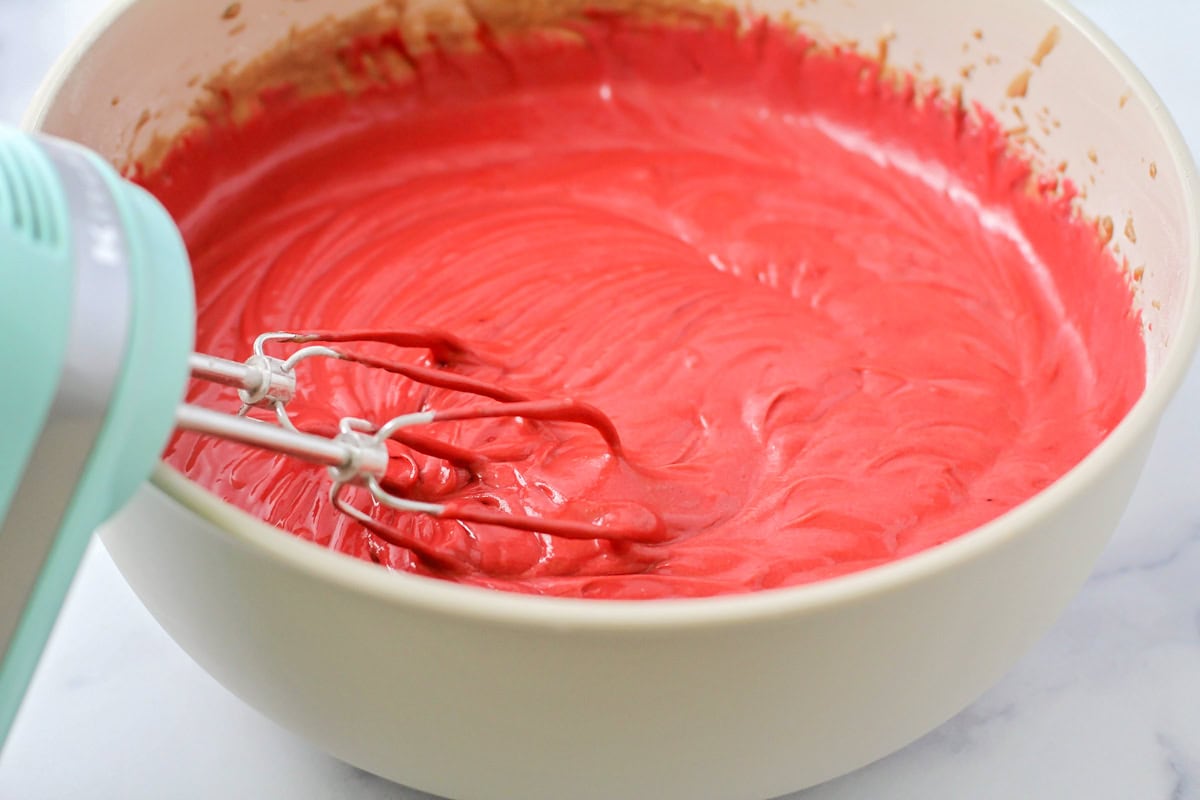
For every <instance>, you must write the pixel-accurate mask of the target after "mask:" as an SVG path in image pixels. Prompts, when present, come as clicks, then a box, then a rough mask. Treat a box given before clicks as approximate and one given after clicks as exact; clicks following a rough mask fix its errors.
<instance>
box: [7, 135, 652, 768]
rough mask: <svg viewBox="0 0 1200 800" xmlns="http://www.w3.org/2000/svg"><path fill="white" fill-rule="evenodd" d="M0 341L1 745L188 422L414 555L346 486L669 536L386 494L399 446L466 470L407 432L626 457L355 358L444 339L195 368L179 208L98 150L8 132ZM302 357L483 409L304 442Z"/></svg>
mask: <svg viewBox="0 0 1200 800" xmlns="http://www.w3.org/2000/svg"><path fill="white" fill-rule="evenodd" d="M0 326H2V327H0V330H2V332H3V337H2V338H0V343H2V344H0V354H2V358H3V360H2V367H0V376H3V377H2V378H0V380H2V381H3V384H2V385H0V745H2V744H3V742H4V739H5V737H6V735H7V732H8V729H9V727H10V725H11V723H12V719H13V717H14V715H15V714H16V710H17V707H18V706H19V704H20V700H21V698H22V696H23V695H24V692H25V689H26V688H27V685H28V682H29V680H30V677H31V676H32V674H33V671H34V668H35V666H36V664H37V661H38V659H39V657H40V654H41V651H42V649H43V648H44V646H45V642H46V639H47V637H48V636H49V632H50V629H51V627H52V625H53V621H54V619H55V618H56V616H57V614H58V611H59V609H60V607H61V605H62V601H63V598H64V596H65V594H66V591H67V588H68V586H69V584H70V581H71V578H72V577H73V575H74V573H75V571H76V569H77V567H78V564H79V560H80V558H81V557H82V554H83V550H84V547H85V545H86V542H87V539H88V537H89V536H90V534H91V531H92V530H93V529H94V528H95V527H96V526H97V525H99V524H100V523H101V522H102V521H104V520H105V519H106V518H108V517H109V516H110V515H111V514H112V513H114V512H115V511H116V510H117V509H118V508H120V507H121V506H122V505H124V504H125V502H126V501H127V500H128V499H129V498H130V497H131V495H132V494H133V492H134V490H135V489H136V488H137V486H138V485H139V484H140V483H141V482H142V481H143V480H144V479H145V478H146V476H147V475H148V474H149V473H150V472H151V470H152V468H153V466H154V464H155V462H156V460H157V459H158V456H159V454H160V453H161V452H162V449H163V447H164V445H165V443H166V441H167V439H168V437H169V436H170V434H171V431H172V430H173V429H175V428H177V427H178V428H180V429H186V430H190V431H195V432H199V433H204V434H209V435H214V436H220V437H223V438H226V439H231V440H235V441H238V442H241V443H243V444H247V445H252V446H255V447H260V448H266V449H269V450H274V451H277V452H281V453H286V454H288V455H292V456H295V457H297V458H301V459H304V460H307V461H310V462H313V463H316V464H321V465H324V466H326V467H328V468H329V474H330V478H331V481H332V483H331V489H330V493H331V498H332V501H333V504H334V506H335V507H336V508H337V509H338V510H340V511H342V512H343V513H345V514H347V515H349V516H351V517H352V518H353V519H355V520H356V521H358V522H359V523H361V524H362V525H363V526H364V527H365V528H367V530H369V531H371V533H373V534H374V535H376V536H378V537H380V538H382V539H384V540H386V541H388V542H390V543H392V544H396V545H399V546H411V544H412V543H411V541H410V540H409V539H408V538H406V534H405V533H404V532H403V531H400V530H399V529H397V528H395V527H393V526H391V525H388V524H385V523H384V522H382V521H381V520H379V519H378V518H375V517H372V516H371V514H370V513H368V511H365V510H363V509H361V508H358V507H357V506H355V505H353V504H352V503H351V502H349V501H348V500H347V498H346V493H345V491H344V489H345V488H346V487H348V486H358V487H361V488H362V489H365V490H366V491H367V492H369V494H370V496H371V497H372V498H373V499H374V501H376V504H379V505H382V506H387V507H391V508H394V509H398V510H400V511H404V512H416V513H424V514H432V515H436V516H442V517H447V518H452V519H457V520H462V521H464V522H478V523H486V524H494V525H505V526H508V527H515V528H520V529H524V530H530V531H536V532H539V533H543V534H548V535H554V536H564V537H571V538H591V539H595V538H622V539H632V540H640V541H650V540H653V539H654V538H655V537H656V536H658V535H659V533H660V532H661V524H660V523H658V522H657V521H646V520H643V521H635V522H629V521H628V520H614V519H608V518H604V517H601V518H599V519H592V520H582V521H581V520H571V519H546V518H532V517H522V516H517V515H512V514H508V513H505V512H503V511H500V510H497V509H494V508H488V507H485V506H482V505H476V504H471V503H469V502H465V501H456V502H446V503H430V502H424V501H420V500H414V499H408V498H405V497H403V496H401V495H400V494H398V493H397V492H395V491H392V490H391V489H394V488H395V487H391V486H389V483H388V476H387V468H388V462H389V451H388V447H387V444H388V442H389V440H393V439H395V440H399V441H402V442H403V443H404V444H405V445H406V446H409V447H412V448H415V449H418V450H421V451H422V452H425V453H426V454H428V455H431V456H434V457H437V458H441V459H444V460H448V461H450V462H452V463H468V464H469V463H470V460H471V458H472V456H471V454H470V453H466V452H461V451H459V450H458V449H457V448H455V447H454V446H452V445H449V444H446V443H442V444H439V443H437V442H433V441H431V440H421V441H420V442H416V441H414V440H413V439H412V438H411V437H409V438H402V437H403V434H402V431H403V430H404V429H406V428H409V427H411V426H414V425H424V424H429V423H432V422H437V421H442V420H456V419H458V420H461V419H475V418H486V417H499V416H512V417H522V418H525V419H531V420H551V421H559V422H573V423H582V424H585V425H590V426H592V427H593V428H595V429H596V431H597V432H598V434H599V435H600V436H602V437H603V438H604V440H605V441H606V442H607V443H608V445H609V447H610V448H611V449H612V450H613V452H614V453H619V452H620V442H619V440H618V438H617V433H616V430H615V428H614V427H613V425H612V422H611V421H610V420H609V419H608V418H607V417H605V416H604V414H603V413H601V412H600V411H599V410H597V409H595V408H594V407H592V406H589V405H587V404H584V403H580V402H576V401H573V400H534V399H530V398H527V397H525V396H522V395H520V394H518V393H515V392H512V391H509V390H506V389H504V388H503V387H499V386H495V385H491V384H489V383H485V382H482V381H478V380H475V379H473V378H470V377H469V376H466V375H461V374H455V373H453V372H449V371H446V370H442V369H438V368H434V367H423V366H419V365H415V364H412V363H402V362H399V361H389V360H387V359H384V358H380V357H378V356H377V355H374V354H367V353H366V352H355V351H354V350H353V349H347V348H346V347H344V345H345V344H346V343H353V342H360V343H361V342H370V343H371V344H372V345H373V346H377V345H390V346H392V347H399V348H413V347H418V348H425V349H428V350H429V351H430V352H431V353H432V354H434V356H435V358H436V360H437V361H439V362H441V361H445V360H447V358H448V357H450V356H454V355H456V354H462V353H464V352H466V351H467V348H466V346H465V345H464V344H463V343H461V342H459V341H458V340H456V339H455V338H454V337H452V336H449V335H446V334H441V333H438V332H420V331H418V332H411V333H410V332H392V333H380V332H366V331H340V332H333V331H314V332H300V333H267V334H264V335H262V336H260V337H259V338H258V340H257V341H256V342H255V343H254V354H253V355H252V356H251V358H250V359H249V360H247V361H246V362H244V363H241V362H236V361H229V360H226V359H223V358H217V357H214V356H209V355H203V354H197V353H192V352H191V349H192V344H193V333H194V300H193V290H192V284H191V271H190V267H189V263H188V259H187V253H186V251H185V249H184V246H183V243H182V241H181V239H180V236H179V233H178V231H177V230H176V228H175V225H174V223H173V222H172V221H171V219H170V217H169V216H168V214H167V213H166V211H165V210H164V209H163V208H162V207H161V206H160V205H159V204H158V203H157V202H156V201H155V200H154V199H153V198H152V197H151V196H150V195H149V194H148V193H146V192H145V191H143V190H142V189H141V188H139V187H137V186H134V185H133V184H131V183H127V182H126V181H124V180H122V179H121V178H120V176H119V175H118V174H117V173H116V172H115V171H114V170H113V169H112V168H111V167H110V166H109V165H108V164H106V163H105V162H104V161H103V160H102V159H101V158H100V157H98V156H96V155H95V154H93V153H90V152H88V151H86V150H85V149H83V148H81V147H79V146H77V145H74V144H71V143H68V142H63V141H59V140H56V139H52V138H49V137H42V136H33V135H30V134H24V133H21V132H18V131H15V130H9V129H4V128H2V127H0ZM285 344H290V345H298V346H299V349H297V350H295V351H294V352H292V353H291V354H290V355H288V356H287V357H286V358H281V357H276V356H274V355H271V354H269V353H268V352H267V349H268V348H270V347H277V346H279V345H285ZM373 352H374V351H373ZM309 358H335V359H340V360H345V361H352V362H355V363H359V364H362V365H365V366H367V367H372V368H377V369H385V370H388V371H389V372H393V373H395V374H397V375H400V376H403V377H404V378H407V379H410V380H414V381H418V382H421V383H426V384H428V385H431V386H437V387H441V388H445V389H450V390H454V391H458V392H466V393H470V394H473V395H477V396H478V397H479V398H481V399H480V401H479V402H477V403H474V404H471V405H468V406H465V407H462V408H454V409H450V410H445V411H436V410H421V411H415V412H413V413H408V414H404V415H401V416H398V417H396V418H394V419H392V420H389V421H387V422H384V423H383V424H382V425H375V424H373V423H371V422H368V421H365V420H362V419H356V418H346V419H343V420H341V422H340V425H339V429H338V432H337V434H336V435H335V436H333V437H324V436H318V435H313V434H310V433H304V432H301V431H299V430H297V429H296V427H295V426H294V425H293V424H292V421H291V419H290V417H289V416H288V413H287V403H288V401H289V400H290V399H292V397H293V396H294V395H295V394H296V392H297V379H296V368H297V366H298V365H299V364H301V363H302V362H303V361H305V360H306V359H309ZM189 376H191V377H193V378H198V379H204V380H209V381H215V382H217V383H220V384H223V385H226V386H232V387H235V388H236V389H237V390H238V393H239V396H240V398H241V401H242V409H241V411H240V413H239V414H238V415H233V414H229V413H223V412H219V411H216V410H213V409H208V408H201V407H197V406H194V405H188V404H181V398H182V397H183V394H184V389H185V386H186V384H187V381H188V378H189ZM251 408H265V409H267V410H268V411H269V412H270V413H272V414H273V415H274V417H275V420H276V422H277V423H278V424H271V423H268V422H263V421H258V420H254V419H250V418H247V417H246V416H245V413H246V412H247V411H248V410H249V409H251Z"/></svg>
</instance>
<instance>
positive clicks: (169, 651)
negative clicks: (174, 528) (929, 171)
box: [0, 0, 1200, 800]
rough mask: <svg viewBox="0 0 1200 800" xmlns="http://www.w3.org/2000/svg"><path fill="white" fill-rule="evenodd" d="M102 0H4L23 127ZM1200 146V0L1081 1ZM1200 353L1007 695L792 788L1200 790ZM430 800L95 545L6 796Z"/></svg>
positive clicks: (971, 792) (2, 19) (3, 765)
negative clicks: (275, 704) (42, 87)
mask: <svg viewBox="0 0 1200 800" xmlns="http://www.w3.org/2000/svg"><path fill="white" fill-rule="evenodd" d="M102 5H103V0H0V121H4V122H16V121H17V120H18V119H19V117H20V115H21V113H22V112H23V109H24V107H25V106H26V104H27V103H28V102H29V99H30V97H31V96H32V94H33V91H34V89H35V87H36V85H37V82H38V80H39V79H40V77H41V75H43V74H44V73H45V72H46V70H47V69H48V68H49V66H50V63H51V62H52V60H53V59H54V57H55V56H56V55H57V54H58V53H59V52H60V51H61V50H62V49H63V48H64V47H65V46H66V45H67V43H68V42H69V41H70V40H71V38H73V37H74V36H75V35H76V34H77V33H78V32H79V31H80V30H82V28H83V27H84V26H85V25H86V24H87V22H88V21H89V20H90V19H91V17H92V16H94V15H95V14H96V12H97V10H98V9H99V7H100V6H102ZM1077 5H1078V6H1079V7H1080V8H1081V9H1082V10H1083V11H1084V13H1086V14H1088V15H1089V16H1091V17H1092V18H1093V19H1094V20H1095V21H1096V22H1097V23H1098V24H1099V25H1100V26H1101V27H1102V28H1104V29H1105V30H1106V31H1107V32H1108V33H1109V34H1110V35H1111V36H1112V37H1113V38H1114V39H1115V40H1116V42H1117V43H1118V45H1120V46H1121V47H1122V48H1123V49H1124V50H1125V51H1126V52H1127V53H1128V54H1129V55H1130V56H1131V57H1132V58H1133V60H1134V62H1136V63H1137V64H1138V65H1139V66H1140V67H1141V69H1142V70H1143V72H1144V73H1145V74H1146V75H1147V77H1148V78H1149V79H1150V82H1151V83H1152V84H1153V85H1154V86H1155V87H1156V88H1157V90H1158V91H1159V93H1160V94H1161V95H1162V96H1163V99H1164V100H1165V101H1166V104H1167V106H1168V107H1169V108H1170V109H1171V110H1172V112H1173V113H1174V115H1175V117H1176V119H1177V121H1178V122H1179V124H1180V126H1181V127H1182V129H1183V131H1184V133H1185V135H1186V136H1187V138H1188V140H1189V142H1190V144H1191V146H1192V149H1193V151H1194V152H1198V153H1200V71H1198V70H1197V69H1196V67H1195V65H1194V61H1193V58H1192V54H1193V53H1194V52H1195V39H1194V37H1195V32H1196V31H1200V3H1197V2H1195V0H1144V2H1141V3H1131V2H1128V0H1078V2H1077ZM1197 409H1200V368H1198V367H1194V368H1193V369H1192V371H1191V373H1190V375H1189V377H1188V379H1187V381H1186V383H1185V385H1184V386H1183V388H1182V390H1181V391H1180V393H1179V395H1178V396H1177V398H1176V400H1175V402H1174V403H1173V405H1172V406H1171V408H1170V409H1169V411H1168V413H1167V415H1166V418H1165V419H1164V421H1163V423H1162V428H1161V429H1160V431H1159V435H1158V440H1157V443H1156V444H1155V447H1154V450H1153V452H1152V454H1151V456H1150V460H1149V463H1148V465H1147V467H1146V471H1145V473H1144V475H1143V477H1142V480H1141V484H1140V485H1139V488H1138V490H1137V493H1136V494H1135V496H1134V498H1133V502H1132V504H1131V506H1130V508H1129V510H1128V512H1127V513H1126V515H1125V518H1124V521H1123V522H1122V524H1121V526H1120V529H1119V530H1118V532H1117V534H1116V536H1115V538H1114V539H1113V541H1112V543H1111V544H1110V546H1109V547H1108V549H1107V550H1106V551H1105V554H1104V556H1103V557H1102V559H1101V561H1100V563H1099V565H1098V566H1097V568H1096V570H1095V573H1094V574H1093V576H1092V578H1091V580H1089V582H1088V583H1087V585H1086V587H1085V588H1084V589H1083V591H1082V592H1081V593H1080V595H1079V596H1078V597H1077V598H1076V599H1075V601H1074V602H1073V603H1072V604H1071V606H1070V608H1069V609H1068V610H1067V612H1066V613H1065V614H1064V615H1063V617H1062V618H1061V619H1060V620H1059V622H1058V624H1057V625H1056V626H1055V627H1054V629H1053V630H1052V631H1051V632H1050V633H1049V635H1047V636H1046V637H1045V638H1044V639H1043V640H1042V641H1041V642H1040V643H1039V644H1038V645H1037V646H1036V647H1035V648H1034V649H1033V650H1032V651H1031V652H1029V653H1028V654H1027V655H1026V656H1025V657H1024V658H1023V659H1022V660H1021V661H1020V662H1019V663H1018V664H1017V665H1016V666H1015V667H1014V668H1013V669H1012V670H1011V671H1010V672H1009V674H1008V675H1007V676H1006V677H1005V678H1004V679H1003V680H1002V681H1001V682H1000V683H999V684H998V685H997V686H996V687H994V688H993V689H992V690H991V691H989V692H988V693H987V694H985V695H984V696H983V697H982V698H980V699H979V700H978V701H977V702H976V703H974V704H973V705H971V706H970V707H969V708H967V709H966V710H965V711H963V712H962V713H960V714H959V715H958V716H957V717H955V718H954V719H952V720H951V721H949V722H947V723H946V724H945V725H943V726H942V727H940V728H938V729H937V730H935V731H933V732H932V733H930V734H929V735H927V736H925V737H924V738H922V739H920V740H919V741H917V742H915V743H914V744H912V745H910V746H909V747H907V748H905V749H904V750H901V751H900V752H898V753H896V754H894V755H892V756H890V757H888V758H885V759H883V760H881V761H879V762H877V763H875V764H873V765H871V766H869V767H867V768H865V769H862V770H860V771H858V772H855V773H853V774H851V775H847V776H845V777H843V778H840V779H837V780H834V781H832V782H830V783H827V784H824V785H822V786H819V787H816V788H814V789H810V790H808V791H805V792H800V793H797V794H795V795H791V796H790V797H789V798H788V800H852V799H853V800H862V798H870V799H872V800H906V799H908V798H912V799H914V800H916V799H917V798H919V799H920V800H950V799H951V798H953V799H954V800H959V799H960V798H970V799H971V800H1008V799H1009V798H1024V799H1025V800H1074V799H1075V798H1085V799H1086V800H1196V799H1197V798H1200V485H1198V483H1200V470H1197V468H1196V465H1197V462H1198V461H1200V425H1198V424H1197V423H1196V416H1197ZM68 797H70V798H123V799H125V800H136V799H138V798H168V797H169V798H215V797H247V798H249V797H254V798H275V797H279V798H284V797H286V798H292V800H306V799H307V798H329V797H340V798H346V800H362V799H365V798H392V799H393V800H417V799H418V798H426V797H428V795H424V794H422V793H420V792H416V791H413V790H411V789H406V788H403V787H401V786H397V785H395V784H392V783H389V782H387V781H384V780H382V779H380V778H376V777H374V776H372V775H369V774H367V773H364V772H362V771H360V770H357V769H355V768H353V767H350V766H347V765H346V764H343V763H341V762H339V761H337V760H335V759H333V758H331V757H330V756H327V755H325V754H324V753H322V752H320V751H318V750H316V749H315V748H313V747H311V746H309V745H308V744H306V743H305V742H304V741H302V740H300V739H298V738H296V737H294V736H292V735H291V734H290V733H288V732H286V731H284V730H282V729H281V728H278V727H277V726H275V725H274V724H273V723H271V722H270V721H268V720H266V719H264V718H263V717H261V716H259V715H258V713H257V712H255V711H253V710H252V709H250V708H249V707H247V706H245V705H243V704H242V703H241V702H240V701H239V700H237V698H235V697H233V696H232V695H230V694H229V693H228V692H226V691H225V690H224V689H223V688H221V687H220V686H219V685H218V684H217V683H216V682H215V681H213V680H212V679H211V678H209V677H208V675H207V674H205V673H204V672H203V671H201V670H200V668H199V667H197V666H196V665H195V664H193V663H192V661H191V660H190V659H189V658H188V657H187V656H186V655H185V654H184V653H183V652H182V651H181V650H180V649H179V647H178V646H177V645H175V643H174V642H172V641H171V640H170V639H169V638H168V637H167V635H166V634H165V633H163V631H162V630H161V629H160V628H159V627H158V625H157V624H156V623H155V622H154V620H153V619H152V618H151V617H150V615H149V614H148V613H147V612H146V610H145V609H144V608H142V606H141V604H140V603H139V602H138V600H137V599H136V598H135V597H134V596H133V594H132V592H131V591H130V590H129V588H128V587H127V586H126V585H125V583H124V581H123V579H122V578H121V576H120V575H119V574H118V573H117V571H116V568H115V567H114V566H113V564H112V562H111V561H110V560H109V558H108V556H107V554H106V553H105V552H104V550H103V548H102V547H101V546H100V545H99V544H93V545H92V548H91V550H90V551H89V553H88V555H87V558H86V559H85V562H84V565H83V568H82V570H81V571H80V574H79V577H78V579H77V581H76V584H75V586H74V588H73V590H72V593H71V596H70V597H69V599H68V602H67V605H66V608H65V610H64V612H63V614H62V617H61V619H60V620H59V624H58V627H57V629H56V631H55V633H54V636H53V638H52V641H51V644H50V647H49V648H48V650H47V652H46V655H45V657H44V659H43V661H42V664H41V667H40V670H39V672H38V674H37V676H36V678H35V681H34V684H33V687H32V689H31V691H30V694H29V696H28V698H27V701H26V703H25V706H24V708H23V709H22V712H21V714H20V716H19V717H18V719H17V723H16V726H15V728H14V730H13V733H12V736H11V738H10V740H9V742H8V745H7V746H6V748H5V750H4V752H3V754H2V755H0V798H12V799H13V800H33V799H35V798H68Z"/></svg>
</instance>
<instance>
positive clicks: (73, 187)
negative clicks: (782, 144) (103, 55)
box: [0, 127, 195, 745]
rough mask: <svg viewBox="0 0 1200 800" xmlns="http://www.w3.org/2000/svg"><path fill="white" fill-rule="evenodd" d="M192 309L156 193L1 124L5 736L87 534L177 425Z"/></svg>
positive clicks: (182, 263)
mask: <svg viewBox="0 0 1200 800" xmlns="http://www.w3.org/2000/svg"><path fill="white" fill-rule="evenodd" d="M194 319H195V314H194V300H193V289H192V284H191V272H190V268H189V264H188V260H187V253H186V251H185V249H184V246H183V243H182V241H181V239H180V236H179V233H178V231H177V230H176V228H175V225H174V224H173V223H172V221H171V219H170V217H169V216H168V214H167V213H166V211H165V210H164V209H163V208H162V207H161V206H160V205H159V204H158V203H157V201H155V200H154V199H153V198H152V197H151V196H150V195H149V194H147V193H146V192H144V191H143V190H141V189H140V188H138V187H136V186H133V185H132V184H129V183H127V182H125V181H123V180H122V179H121V178H120V177H119V176H118V175H117V173H116V172H115V171H114V170H113V169H112V168H111V167H110V166H109V165H107V164H106V163H105V162H104V161H103V160H101V159H100V158H99V157H97V156H95V155H94V154H91V153H89V152H87V151H85V150H83V149H82V148H79V147H77V146H74V145H71V144H68V143H65V142H60V141H57V140H52V139H48V138H45V137H36V138H35V137H33V136H31V135H29V134H24V133H21V132H18V131H15V130H11V129H5V128H3V127H0V333H2V334H3V335H2V336H0V376H2V377H0V745H3V742H4V740H5V738H6V736H7V733H8V730H9V728H10V726H11V724H12V720H13V717H14V716H15V714H16V712H17V708H18V707H19V705H20V702H21V699H22V697H23V696H24V693H25V690H26V688H27V686H28V683H29V680H30V678H31V676H32V674H33V671H34V668H35V667H36V665H37V662H38V659H39V657H40V655H41V652H42V649H43V648H44V646H45V643H46V640H47V638H48V636H49V634H50V630H51V628H52V627H53V623H54V620H55V618H56V617H57V614H58V611H59V609H60V607H61V605H62V602H63V598H64V597H65V595H66V592H67V589H68V587H69V586H70V583H71V579H72V577H73V576H74V573H75V571H76V569H77V567H78V564H79V560H80V558H81V557H82V554H83V551H84V548H85V546H86V544H87V541H88V539H89V537H90V534H91V532H92V530H93V529H94V528H95V527H96V526H97V525H99V524H100V523H101V522H102V521H104V520H105V519H106V518H107V517H108V516H110V515H111V514H112V513H113V512H114V511H115V510H116V509H118V508H119V507H120V506H121V505H123V504H124V503H125V502H126V501H127V500H128V499H129V497H130V496H131V495H132V494H133V492H134V490H135V489H136V488H137V486H138V485H139V484H140V483H141V482H142V481H143V480H145V478H146V476H147V475H148V474H149V473H150V471H151V470H152V469H153V467H154V464H155V462H156V461H157V459H158V456H159V454H160V453H161V451H162V448H163V445H164V444H165V442H166V440H167V437H168V436H169V435H170V432H171V429H172V428H173V426H174V416H175V409H176V406H177V405H178V403H179V401H180V398H181V397H182V395H183V392H184V388H185V385H186V381H187V375H188V366H187V361H188V354H189V353H190V352H191V348H192V340H193V335H194Z"/></svg>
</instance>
